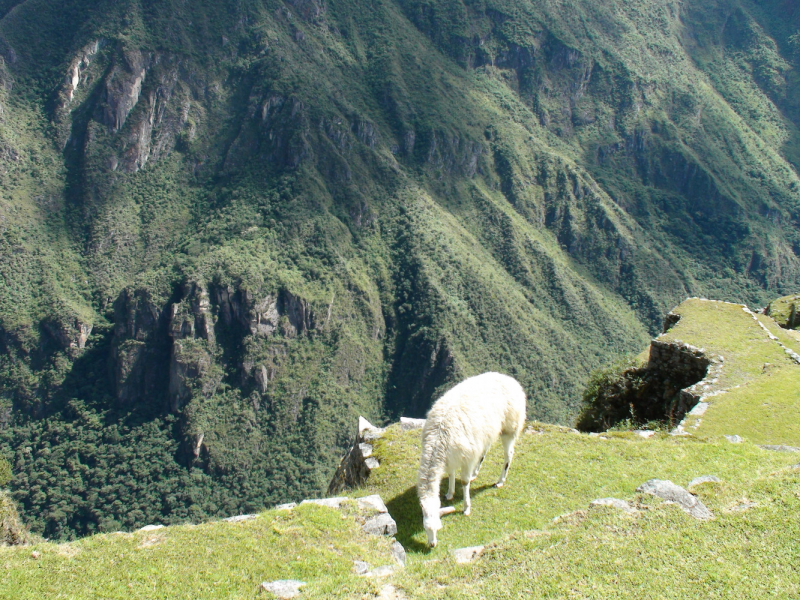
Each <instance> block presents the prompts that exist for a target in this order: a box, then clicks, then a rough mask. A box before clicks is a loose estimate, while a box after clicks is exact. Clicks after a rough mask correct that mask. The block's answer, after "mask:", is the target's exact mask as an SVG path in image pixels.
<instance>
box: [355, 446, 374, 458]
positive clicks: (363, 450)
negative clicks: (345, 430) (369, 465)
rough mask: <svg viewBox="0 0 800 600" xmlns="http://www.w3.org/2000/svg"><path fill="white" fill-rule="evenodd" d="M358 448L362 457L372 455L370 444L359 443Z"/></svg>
mask: <svg viewBox="0 0 800 600" xmlns="http://www.w3.org/2000/svg"><path fill="white" fill-rule="evenodd" d="M358 449H359V450H361V456H363V457H364V458H369V457H370V456H372V444H364V443H361V444H359V445H358Z"/></svg>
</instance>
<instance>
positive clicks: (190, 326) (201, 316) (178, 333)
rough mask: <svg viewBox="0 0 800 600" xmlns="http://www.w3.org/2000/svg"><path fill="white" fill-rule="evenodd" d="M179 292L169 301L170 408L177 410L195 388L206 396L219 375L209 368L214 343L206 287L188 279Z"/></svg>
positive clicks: (212, 322)
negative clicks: (178, 299) (177, 299)
mask: <svg viewBox="0 0 800 600" xmlns="http://www.w3.org/2000/svg"><path fill="white" fill-rule="evenodd" d="M183 293H184V299H183V300H182V301H181V302H178V303H175V304H173V305H172V309H171V317H170V323H169V335H170V337H171V338H172V357H171V360H170V367H169V399H170V409H171V410H172V412H178V411H179V410H180V409H181V408H182V407H183V406H184V405H185V404H186V403H187V402H188V401H189V400H190V399H191V398H192V395H193V392H195V391H196V392H198V393H199V394H201V395H202V396H206V397H208V396H210V395H211V394H213V393H214V391H215V390H216V388H217V386H218V385H219V383H220V381H221V379H222V372H221V370H220V369H214V368H213V367H214V366H215V365H214V351H215V349H216V343H215V336H214V317H213V315H212V314H211V303H210V301H209V296H208V291H207V289H206V288H205V286H203V285H201V284H199V283H195V282H190V283H187V284H186V285H185V286H184V290H183Z"/></svg>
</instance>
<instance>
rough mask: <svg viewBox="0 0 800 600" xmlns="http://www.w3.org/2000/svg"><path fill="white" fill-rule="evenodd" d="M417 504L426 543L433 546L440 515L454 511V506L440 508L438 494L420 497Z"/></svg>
mask: <svg viewBox="0 0 800 600" xmlns="http://www.w3.org/2000/svg"><path fill="white" fill-rule="evenodd" d="M419 504H420V506H421V507H422V526H423V527H424V528H425V533H426V535H427V536H428V543H429V544H430V546H431V548H433V547H435V546H436V532H437V531H439V530H440V529H441V528H442V517H443V516H444V515H447V514H450V513H451V512H454V511H455V508H453V507H452V506H446V507H444V508H442V506H441V503H440V502H439V497H438V496H434V497H432V498H424V499H420V501H419Z"/></svg>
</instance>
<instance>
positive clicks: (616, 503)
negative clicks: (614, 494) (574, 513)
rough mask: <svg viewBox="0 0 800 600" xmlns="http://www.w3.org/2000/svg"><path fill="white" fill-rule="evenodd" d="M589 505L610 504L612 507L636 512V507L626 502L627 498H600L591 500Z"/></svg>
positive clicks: (627, 511)
mask: <svg viewBox="0 0 800 600" xmlns="http://www.w3.org/2000/svg"><path fill="white" fill-rule="evenodd" d="M589 506H610V507H611V508H618V509H619V510H623V511H625V512H626V513H635V512H636V509H635V508H633V507H632V506H631V505H630V504H628V503H627V502H625V500H620V499H619V498H598V499H597V500H592V501H591V502H589Z"/></svg>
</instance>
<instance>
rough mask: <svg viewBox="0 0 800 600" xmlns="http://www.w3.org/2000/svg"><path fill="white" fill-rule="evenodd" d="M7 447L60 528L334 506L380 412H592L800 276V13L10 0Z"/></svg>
mask: <svg viewBox="0 0 800 600" xmlns="http://www.w3.org/2000/svg"><path fill="white" fill-rule="evenodd" d="M0 15H2V20H0V56H2V64H1V65H0V82H1V83H2V85H1V86H0V88H1V89H0V107H1V108H2V111H1V112H0V190H1V192H0V348H1V350H2V352H1V355H0V444H2V446H1V447H2V452H3V453H4V454H5V455H6V456H7V457H8V458H9V459H10V462H11V465H12V470H13V479H12V481H11V488H12V491H13V497H14V498H15V499H16V501H17V502H18V503H19V505H20V508H21V511H22V514H23V516H24V518H25V519H26V520H27V521H28V522H29V523H31V524H32V527H33V530H34V531H35V532H37V533H43V534H45V535H47V536H49V537H54V538H69V537H72V536H75V535H82V534H85V533H90V532H92V531H97V530H115V529H119V528H130V527H134V526H137V525H142V524H145V523H146V522H166V523H171V522H178V521H183V520H187V519H191V520H194V521H198V520H201V519H203V518H205V517H207V516H215V515H228V514H234V513H238V512H248V511H250V510H253V509H256V508H260V507H263V506H265V505H270V504H272V503H275V502H278V501H289V500H292V499H296V498H300V497H303V496H307V495H309V494H312V493H313V492H314V491H316V490H320V489H322V488H323V487H324V486H325V485H326V483H327V480H328V478H329V476H330V474H331V472H332V468H333V465H334V464H335V462H336V461H337V459H338V458H339V456H340V455H341V453H342V452H343V450H344V448H345V447H346V445H347V443H348V441H349V438H350V436H351V435H352V433H353V432H352V431H351V424H352V423H353V422H355V417H356V416H357V415H358V414H359V413H361V414H364V415H365V416H367V417H369V418H371V419H375V420H380V419H381V417H382V416H386V417H393V416H397V415H398V414H405V415H409V416H422V415H423V414H424V412H425V410H426V409H427V407H428V406H429V404H430V402H431V399H432V398H433V397H435V395H436V394H437V393H438V392H440V391H441V390H442V389H444V388H446V386H448V385H449V384H450V383H451V382H453V381H456V380H459V379H461V378H463V377H465V376H468V375H472V374H475V373H478V372H482V371H486V370H500V371H503V372H506V373H509V374H511V375H513V376H514V377H516V378H517V379H519V380H520V381H521V382H522V384H523V385H524V387H525V389H526V391H527V392H528V394H529V397H530V400H529V410H530V416H531V417H535V418H538V419H541V420H545V421H556V422H566V421H568V420H569V419H571V418H572V417H573V416H574V415H575V413H576V410H577V405H578V402H579V398H580V393H581V388H582V385H583V383H584V382H585V380H586V378H587V376H588V373H589V372H590V371H591V370H592V369H593V368H595V367H597V366H599V365H601V364H603V363H605V362H607V361H608V360H610V359H612V358H614V357H615V356H617V355H619V354H621V353H625V352H627V351H633V350H637V349H638V348H640V347H641V346H642V344H643V343H644V342H645V340H646V339H647V337H648V334H650V333H654V332H655V331H656V330H658V329H659V328H660V321H661V318H662V316H663V314H664V313H665V312H666V311H667V310H668V309H669V308H670V307H671V306H672V305H674V304H675V303H677V301H679V300H680V299H682V298H683V297H685V296H686V295H688V294H692V295H708V296H714V297H716V298H720V299H727V300H736V301H740V302H748V303H752V304H755V305H763V304H765V303H766V301H767V300H768V299H770V298H773V297H775V296H777V295H780V294H784V293H794V292H795V291H796V290H797V289H798V287H800V259H798V255H799V254H800V233H799V232H800V230H798V216H799V215H800V210H799V208H798V206H799V205H798V192H800V180H799V179H798V175H797V165H798V162H799V161H800V144H799V143H798V142H799V141H800V133H799V132H798V128H797V125H798V123H800V103H799V102H800V101H798V98H800V94H798V88H799V86H798V72H797V65H798V60H800V54H798V53H800V35H798V33H797V32H798V26H800V9H798V7H797V3H796V2H791V1H781V2H778V1H762V2H755V1H753V2H750V1H746V0H729V1H724V2H723V1H719V2H717V1H714V0H685V1H684V2H677V1H673V2H669V1H668V2H653V1H645V0H641V1H630V0H627V1H623V0H607V1H604V2H596V1H593V0H576V1H574V2H571V3H564V2H556V1H555V0H553V1H549V0H548V1H531V0H371V1H369V2H365V1H362V0H348V1H344V0H327V1H325V2H322V1H320V0H286V1H280V0H222V1H220V0H215V1H213V2H212V1H211V0H194V1H192V2H181V1H178V0H162V1H158V2H155V1H146V0H25V1H23V2H16V1H14V0H0Z"/></svg>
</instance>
